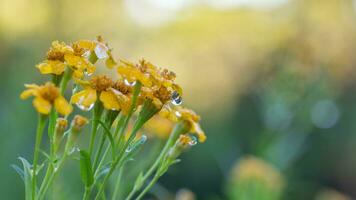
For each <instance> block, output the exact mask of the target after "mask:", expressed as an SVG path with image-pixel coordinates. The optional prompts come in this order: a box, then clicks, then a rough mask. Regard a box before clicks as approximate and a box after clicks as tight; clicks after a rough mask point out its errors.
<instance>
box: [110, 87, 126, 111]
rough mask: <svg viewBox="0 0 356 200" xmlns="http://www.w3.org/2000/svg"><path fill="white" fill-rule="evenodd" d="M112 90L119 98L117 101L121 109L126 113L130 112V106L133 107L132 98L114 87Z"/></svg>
mask: <svg viewBox="0 0 356 200" xmlns="http://www.w3.org/2000/svg"><path fill="white" fill-rule="evenodd" d="M110 91H111V92H112V94H114V95H115V96H116V98H117V101H118V102H119V105H120V108H121V111H122V112H123V113H124V114H128V112H129V110H130V107H131V100H130V98H129V97H127V96H126V95H124V94H122V93H121V92H120V91H118V90H115V89H112V88H111V90H110Z"/></svg>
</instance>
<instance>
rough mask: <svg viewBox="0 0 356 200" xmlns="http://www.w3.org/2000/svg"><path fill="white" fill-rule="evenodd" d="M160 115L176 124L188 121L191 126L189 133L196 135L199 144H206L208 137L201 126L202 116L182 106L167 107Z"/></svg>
mask: <svg viewBox="0 0 356 200" xmlns="http://www.w3.org/2000/svg"><path fill="white" fill-rule="evenodd" d="M160 115H161V116H163V117H166V118H168V119H170V120H172V121H176V122H178V121H187V122H188V123H189V125H190V127H189V128H190V130H189V132H191V133H193V134H196V135H197V137H198V140H199V142H205V140H206V135H205V133H204V131H203V130H202V128H201V127H200V124H199V121H200V116H199V115H197V114H196V113H195V112H194V111H193V110H190V109H187V108H183V107H180V106H176V107H174V108H171V107H169V106H167V105H165V106H164V107H163V108H162V110H161V111H160Z"/></svg>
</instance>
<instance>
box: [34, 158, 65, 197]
mask: <svg viewBox="0 0 356 200" xmlns="http://www.w3.org/2000/svg"><path fill="white" fill-rule="evenodd" d="M66 159H67V153H64V155H63V157H62V159H61V160H60V161H59V164H58V167H57V169H56V170H55V171H53V173H51V176H50V177H49V179H48V181H47V183H46V184H44V185H43V186H41V189H40V191H39V197H38V200H41V199H43V198H44V197H45V195H46V192H47V190H48V188H49V187H50V185H51V183H52V182H53V180H54V178H55V177H56V176H57V174H58V172H59V171H60V169H62V167H63V166H64V162H65V160H66Z"/></svg>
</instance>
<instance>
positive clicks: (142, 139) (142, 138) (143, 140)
mask: <svg viewBox="0 0 356 200" xmlns="http://www.w3.org/2000/svg"><path fill="white" fill-rule="evenodd" d="M146 141H147V136H146V135H142V136H141V138H140V143H141V144H143V143H145V142H146Z"/></svg>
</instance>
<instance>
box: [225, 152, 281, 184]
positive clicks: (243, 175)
mask: <svg viewBox="0 0 356 200" xmlns="http://www.w3.org/2000/svg"><path fill="white" fill-rule="evenodd" d="M232 179H233V180H232V181H233V182H245V181H249V180H258V181H261V182H262V183H263V184H265V185H266V186H268V187H270V188H272V189H275V190H278V191H280V190H281V188H282V187H283V185H284V180H283V177H282V175H281V173H280V172H279V171H278V170H277V169H276V168H274V167H273V166H272V165H270V164H268V163H267V162H265V161H264V160H261V159H259V158H255V157H252V156H248V157H245V158H242V159H241V160H239V161H238V162H237V163H236V165H235V166H234V167H233V170H232Z"/></svg>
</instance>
